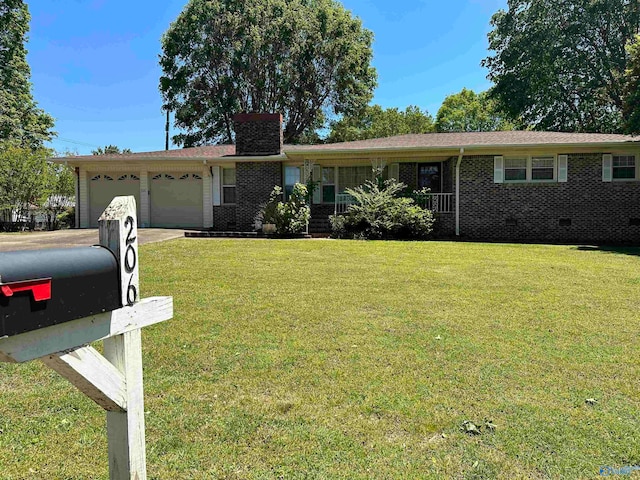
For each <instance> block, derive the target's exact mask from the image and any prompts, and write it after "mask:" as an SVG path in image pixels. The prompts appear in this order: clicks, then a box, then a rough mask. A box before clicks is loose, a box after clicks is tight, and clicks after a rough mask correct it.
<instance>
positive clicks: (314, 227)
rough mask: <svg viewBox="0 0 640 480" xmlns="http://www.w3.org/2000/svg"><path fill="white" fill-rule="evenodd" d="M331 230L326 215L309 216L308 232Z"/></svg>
mask: <svg viewBox="0 0 640 480" xmlns="http://www.w3.org/2000/svg"><path fill="white" fill-rule="evenodd" d="M330 231H331V224H330V223H329V217H328V216H322V217H311V219H310V220H309V232H310V233H327V232H330Z"/></svg>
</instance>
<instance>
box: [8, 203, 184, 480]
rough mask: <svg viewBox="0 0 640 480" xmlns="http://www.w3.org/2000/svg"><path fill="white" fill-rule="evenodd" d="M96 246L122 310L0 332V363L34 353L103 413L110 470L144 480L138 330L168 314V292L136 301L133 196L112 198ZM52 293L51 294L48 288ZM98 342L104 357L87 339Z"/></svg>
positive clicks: (125, 479)
mask: <svg viewBox="0 0 640 480" xmlns="http://www.w3.org/2000/svg"><path fill="white" fill-rule="evenodd" d="M99 230H100V245H102V246H104V247H107V248H109V249H110V250H111V251H112V252H113V253H114V254H115V257H116V260H117V261H118V263H119V267H120V268H119V270H120V291H121V299H122V305H123V307H122V308H119V309H116V310H113V311H110V312H105V313H99V314H97V315H91V316H89V317H85V318H80V319H76V320H72V321H67V322H65V323H59V324H56V325H51V326H46V327H44V328H40V329H36V330H31V331H28V332H24V333H20V334H17V335H13V336H7V337H3V338H0V361H4V362H27V361H30V360H35V359H39V360H41V361H42V362H44V363H45V364H46V365H48V366H49V367H51V368H52V369H54V370H55V371H56V372H58V373H59V374H60V375H62V376H63V377H64V378H66V379H67V380H69V382H71V383H72V384H73V385H75V386H76V387H77V388H78V389H79V390H80V391H81V392H82V393H84V394H85V395H87V396H88V397H89V398H91V399H92V400H93V401H95V402H96V403H97V404H98V405H100V406H101V407H102V408H104V409H105V410H106V411H107V436H108V444H109V475H110V478H111V479H112V480H134V479H135V480H145V479H146V478H147V473H146V454H145V434H144V432H145V427H144V389H143V380H142V347H141V331H140V330H141V328H142V327H146V326H147V325H152V324H154V323H158V322H162V321H165V320H169V319H170V318H172V317H173V298H172V297H150V298H145V299H143V300H140V298H139V297H140V285H139V274H138V264H139V259H138V239H137V235H138V234H137V219H136V204H135V198H134V197H132V196H130V197H116V198H114V199H113V201H112V202H111V204H110V205H109V206H108V207H107V209H106V210H105V211H104V213H103V214H102V216H101V217H100V220H99ZM53 294H54V295H55V292H53ZM98 340H103V341H104V356H103V355H101V354H100V353H99V352H98V351H97V350H95V349H94V348H93V347H91V346H89V343H91V342H95V341H98Z"/></svg>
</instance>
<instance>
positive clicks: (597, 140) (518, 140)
mask: <svg viewBox="0 0 640 480" xmlns="http://www.w3.org/2000/svg"><path fill="white" fill-rule="evenodd" d="M639 142H640V137H632V136H629V135H619V134H603V133H563V132H538V131H504V132H456V133H424V134H409V135H397V136H394V137H385V138H373V139H370V140H358V141H354V142H343V143H329V144H321V145H285V146H284V154H285V155H291V156H296V155H299V154H305V153H313V154H322V153H337V152H343V151H344V152H353V153H354V152H359V151H361V152H367V151H377V150H394V151H401V150H404V149H419V150H420V149H424V150H452V151H453V150H456V151H457V150H459V149H461V148H464V149H473V148H474V147H475V148H487V147H498V148H505V147H526V146H529V147H534V146H537V147H541V146H545V145H567V146H568V145H584V146H596V145H621V144H625V143H626V144H629V143H639ZM235 153H236V147H235V145H214V146H207V147H191V148H182V149H176V150H160V151H157V152H140V153H126V154H114V155H84V156H76V157H66V158H57V159H55V161H58V162H60V161H67V160H68V161H74V162H78V161H81V162H82V161H90V162H113V161H114V160H115V161H121V162H124V161H132V162H135V161H153V160H178V161H180V160H212V159H216V158H218V159H222V158H225V159H227V160H232V159H238V158H239V157H235ZM285 155H278V156H276V155H274V156H273V158H274V159H279V158H281V157H283V158H284V156H285ZM229 157H231V158H229ZM242 158H249V157H242ZM261 158H264V157H261Z"/></svg>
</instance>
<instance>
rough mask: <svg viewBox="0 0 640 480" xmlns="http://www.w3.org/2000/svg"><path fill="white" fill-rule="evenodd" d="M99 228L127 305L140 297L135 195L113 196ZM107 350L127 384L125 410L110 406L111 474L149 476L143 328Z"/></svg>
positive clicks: (109, 342)
mask: <svg viewBox="0 0 640 480" xmlns="http://www.w3.org/2000/svg"><path fill="white" fill-rule="evenodd" d="M98 229H99V234H100V245H103V246H105V247H107V248H109V249H110V250H111V251H112V252H113V253H114V254H115V256H116V258H117V259H118V262H119V264H120V271H121V273H122V275H121V278H120V285H121V292H122V305H125V306H129V307H131V306H133V305H134V304H135V303H136V302H137V301H138V299H139V298H140V284H139V275H138V226H137V218H136V201H135V198H134V197H132V196H130V197H116V198H114V199H113V201H112V202H111V203H110V204H109V206H108V207H107V209H106V210H105V211H104V213H103V214H102V215H101V216H100V219H99V220H98ZM104 356H105V358H106V359H107V360H109V362H111V363H112V364H113V365H114V366H115V368H116V369H117V370H119V371H120V373H122V375H123V376H124V379H125V384H126V391H125V403H126V406H127V408H126V411H117V410H111V411H107V436H108V440H109V475H110V478H111V480H128V479H131V480H134V479H135V480H146V478H147V464H146V453H145V436H144V389H143V381H142V344H141V331H140V330H139V329H136V330H132V331H129V332H126V333H123V334H121V335H116V336H113V337H110V338H108V339H105V341H104Z"/></svg>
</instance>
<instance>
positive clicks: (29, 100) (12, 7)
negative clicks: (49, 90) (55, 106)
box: [0, 0, 53, 149]
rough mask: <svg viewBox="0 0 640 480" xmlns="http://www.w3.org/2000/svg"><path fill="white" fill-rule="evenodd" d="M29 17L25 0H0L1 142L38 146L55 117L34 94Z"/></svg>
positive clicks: (44, 138)
mask: <svg viewBox="0 0 640 480" xmlns="http://www.w3.org/2000/svg"><path fill="white" fill-rule="evenodd" d="M29 19H30V16H29V10H28V8H27V5H26V4H25V3H24V2H23V1H22V0H3V1H2V2H0V142H2V143H3V144H5V146H6V144H9V143H10V144H11V145H14V146H21V147H22V146H24V147H28V148H31V149H37V148H38V147H41V146H42V144H43V142H45V141H46V140H50V139H51V137H52V135H53V132H52V131H51V129H52V128H53V118H52V117H51V116H50V115H48V114H46V113H45V112H44V111H43V110H41V109H40V108H38V107H37V104H36V102H35V101H34V99H33V96H32V94H31V82H30V77H31V69H30V68H29V64H28V63H27V50H26V48H25V42H26V40H27V32H28V31H29Z"/></svg>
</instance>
